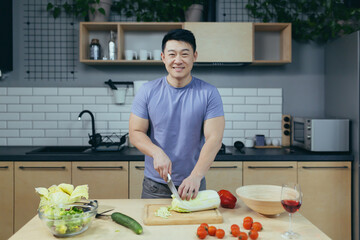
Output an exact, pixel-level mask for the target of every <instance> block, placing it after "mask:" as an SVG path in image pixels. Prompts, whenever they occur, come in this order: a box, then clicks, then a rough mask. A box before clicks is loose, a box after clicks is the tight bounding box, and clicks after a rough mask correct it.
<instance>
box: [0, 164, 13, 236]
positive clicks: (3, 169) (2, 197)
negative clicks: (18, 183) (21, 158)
mask: <svg viewBox="0 0 360 240" xmlns="http://www.w3.org/2000/svg"><path fill="white" fill-rule="evenodd" d="M13 211H14V163H13V162H0V212H1V214H0V240H5V239H8V238H9V237H10V236H11V235H12V234H13V233H14V223H13V222H14V213H13Z"/></svg>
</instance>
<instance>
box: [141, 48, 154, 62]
mask: <svg viewBox="0 0 360 240" xmlns="http://www.w3.org/2000/svg"><path fill="white" fill-rule="evenodd" d="M139 52H140V54H139V56H140V60H143V61H144V60H148V59H152V52H150V51H148V50H145V49H140V51H139Z"/></svg>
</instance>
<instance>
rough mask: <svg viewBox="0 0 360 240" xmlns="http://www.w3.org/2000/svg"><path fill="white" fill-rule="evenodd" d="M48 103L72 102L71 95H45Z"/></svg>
mask: <svg viewBox="0 0 360 240" xmlns="http://www.w3.org/2000/svg"><path fill="white" fill-rule="evenodd" d="M45 102H46V103H50V104H51V103H55V104H66V103H70V97H69V96H47V97H45Z"/></svg>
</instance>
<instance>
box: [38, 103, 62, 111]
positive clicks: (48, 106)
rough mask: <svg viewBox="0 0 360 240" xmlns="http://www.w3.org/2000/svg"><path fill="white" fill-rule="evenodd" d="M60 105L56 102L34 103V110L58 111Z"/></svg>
mask: <svg viewBox="0 0 360 240" xmlns="http://www.w3.org/2000/svg"><path fill="white" fill-rule="evenodd" d="M57 111H58V105H56V104H34V105H33V112H57Z"/></svg>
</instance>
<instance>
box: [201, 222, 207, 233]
mask: <svg viewBox="0 0 360 240" xmlns="http://www.w3.org/2000/svg"><path fill="white" fill-rule="evenodd" d="M200 226H203V227H204V228H205V230H206V231H207V230H208V228H209V224H207V223H202V224H200Z"/></svg>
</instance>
